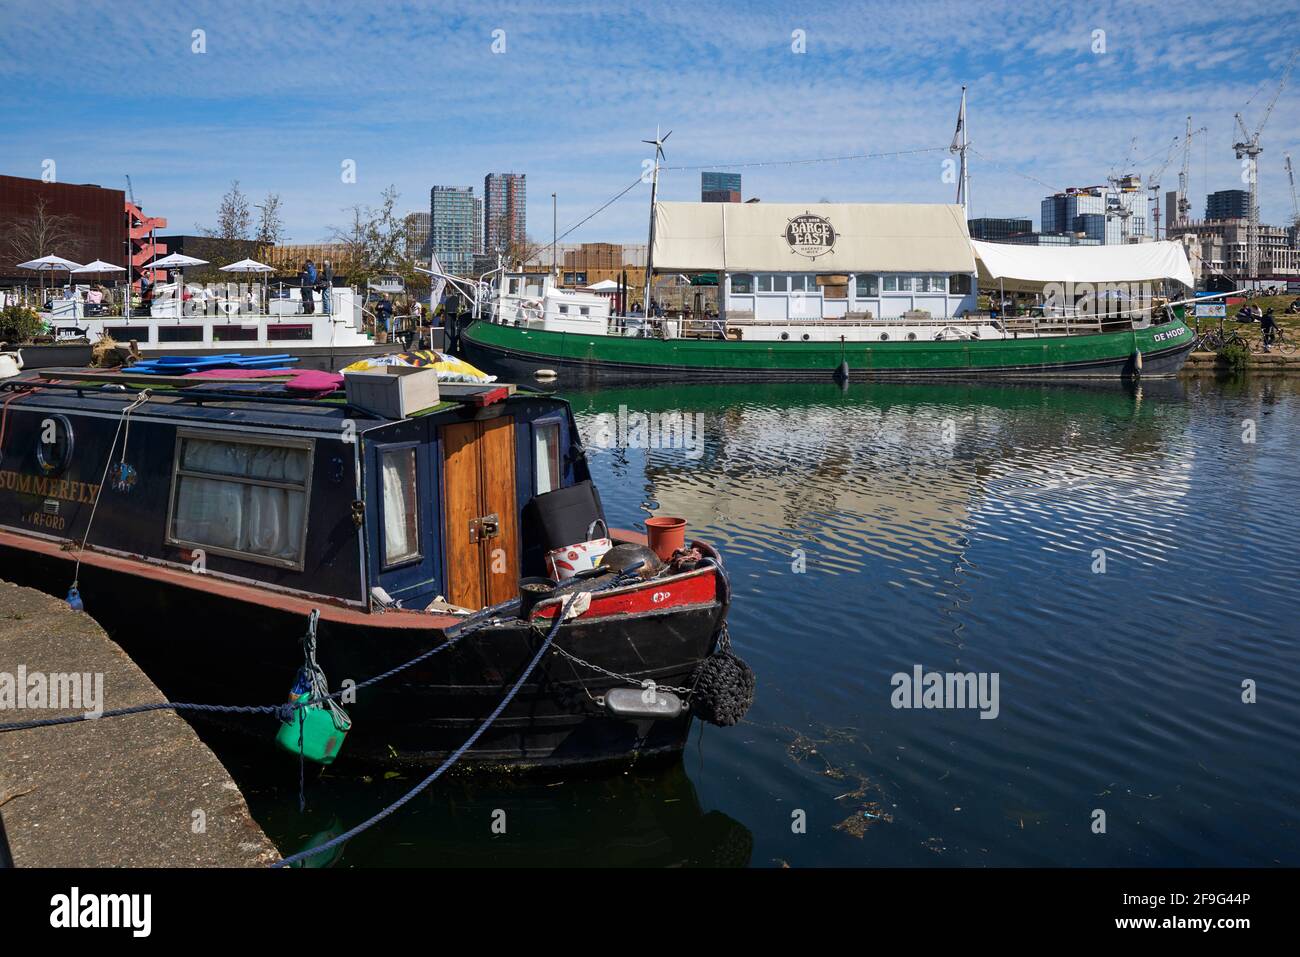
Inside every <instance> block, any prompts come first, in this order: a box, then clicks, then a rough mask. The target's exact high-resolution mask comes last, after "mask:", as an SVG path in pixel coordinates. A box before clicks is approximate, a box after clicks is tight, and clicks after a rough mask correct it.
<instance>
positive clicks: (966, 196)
mask: <svg viewBox="0 0 1300 957" xmlns="http://www.w3.org/2000/svg"><path fill="white" fill-rule="evenodd" d="M969 148H970V139H969V137H968V136H967V133H966V87H964V86H963V87H962V88H961V109H960V110H958V111H957V129H956V131H955V132H954V133H953V134H952V146H950V147H948V152H950V153H956V154H958V156H959V157H960V158H961V175H960V176H959V177H958V179H957V203H958V204H959V205H960V206H961V207H962V209H964V210H965V211H966V218H967V219H969V218H970V167H969V165H968V164H967V162H966V151H967V150H968V149H969Z"/></svg>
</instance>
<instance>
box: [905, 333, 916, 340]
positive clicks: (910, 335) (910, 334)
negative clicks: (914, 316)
mask: <svg viewBox="0 0 1300 957" xmlns="http://www.w3.org/2000/svg"><path fill="white" fill-rule="evenodd" d="M907 341H908V342H915V341H916V333H915V332H909V333H908V334H907Z"/></svg>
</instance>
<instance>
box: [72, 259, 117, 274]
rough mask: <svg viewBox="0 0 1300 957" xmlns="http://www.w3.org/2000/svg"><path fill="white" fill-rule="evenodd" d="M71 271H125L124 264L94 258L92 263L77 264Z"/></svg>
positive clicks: (78, 272)
mask: <svg viewBox="0 0 1300 957" xmlns="http://www.w3.org/2000/svg"><path fill="white" fill-rule="evenodd" d="M72 271H73V273H77V274H80V273H105V272H126V267H125V266H114V265H113V264H112V263H106V262H104V260H102V259H96V260H95V261H94V262H93V263H86V265H84V266H78V267H77V268H76V269H74V270H72Z"/></svg>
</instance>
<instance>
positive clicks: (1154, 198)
mask: <svg viewBox="0 0 1300 957" xmlns="http://www.w3.org/2000/svg"><path fill="white" fill-rule="evenodd" d="M1177 148H1178V137H1176V136H1175V137H1174V141H1173V142H1172V143H1170V144H1169V153H1168V154H1167V155H1166V156H1165V161H1164V162H1163V163H1161V164H1160V165H1159V166H1158V167H1156V169H1155V171H1154V172H1153V173H1152V174H1151V175H1150V176H1148V177H1147V190H1148V191H1149V192H1150V193H1151V202H1152V204H1153V205H1154V207H1155V208H1154V209H1153V210H1152V211H1151V215H1152V220H1151V222H1152V227H1153V228H1152V232H1151V238H1152V239H1159V238H1160V177H1161V176H1163V175H1164V174H1165V170H1166V169H1168V168H1169V164H1170V163H1171V162H1173V159H1174V150H1176V149H1177Z"/></svg>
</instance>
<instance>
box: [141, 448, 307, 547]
mask: <svg viewBox="0 0 1300 957" xmlns="http://www.w3.org/2000/svg"><path fill="white" fill-rule="evenodd" d="M176 443H177V444H176V459H175V477H174V480H173V485H172V503H171V515H170V518H169V522H168V534H167V541H168V543H169V544H172V545H185V546H192V547H196V548H203V549H209V550H211V551H214V552H217V553H226V554H231V555H234V556H236V557H239V558H246V559H249V560H251V561H263V562H268V563H271V564H277V565H289V566H291V567H294V568H299V569H301V568H302V566H303V549H304V546H305V543H306V538H307V534H306V533H307V501H308V496H309V492H310V486H311V458H312V442H311V440H310V439H295V438H292V437H287V436H275V437H274V438H272V437H267V438H251V437H244V436H240V437H237V438H236V437H233V436H226V435H222V436H221V437H220V438H217V437H214V436H212V435H211V434H208V433H196V432H189V431H186V430H179V431H178V432H177V437H176Z"/></svg>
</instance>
